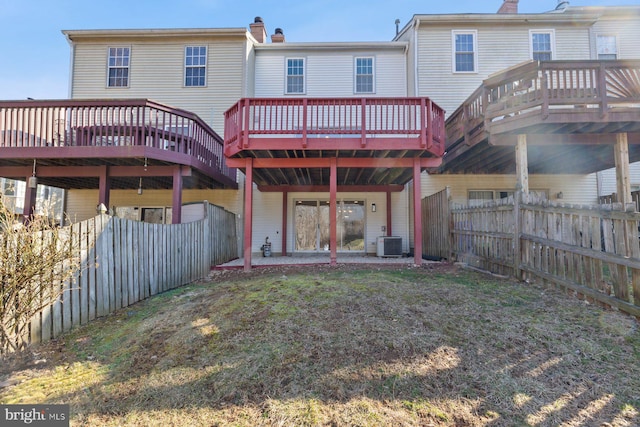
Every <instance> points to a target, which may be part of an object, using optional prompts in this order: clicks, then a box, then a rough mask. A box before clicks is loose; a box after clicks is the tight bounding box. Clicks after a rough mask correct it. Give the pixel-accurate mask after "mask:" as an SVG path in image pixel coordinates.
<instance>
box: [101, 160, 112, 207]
mask: <svg viewBox="0 0 640 427" xmlns="http://www.w3.org/2000/svg"><path fill="white" fill-rule="evenodd" d="M98 169H99V175H98V178H99V184H98V186H99V189H98V206H100V204H103V205H104V206H105V207H106V208H107V209H109V195H110V193H111V178H109V167H108V166H100V167H99V168H98Z"/></svg>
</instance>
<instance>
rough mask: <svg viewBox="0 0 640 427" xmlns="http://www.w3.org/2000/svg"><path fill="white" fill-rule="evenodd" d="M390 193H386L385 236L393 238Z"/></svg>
mask: <svg viewBox="0 0 640 427" xmlns="http://www.w3.org/2000/svg"><path fill="white" fill-rule="evenodd" d="M391 212H392V210H391V191H387V236H393V234H392V233H391V231H392V230H391V222H392V221H391V220H392V218H391Z"/></svg>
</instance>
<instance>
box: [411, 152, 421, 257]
mask: <svg viewBox="0 0 640 427" xmlns="http://www.w3.org/2000/svg"><path fill="white" fill-rule="evenodd" d="M420 172H421V167H420V158H419V157H416V158H414V159H413V246H414V247H413V253H414V260H413V263H414V264H415V265H417V266H419V265H422V200H421V195H422V186H421V185H420Z"/></svg>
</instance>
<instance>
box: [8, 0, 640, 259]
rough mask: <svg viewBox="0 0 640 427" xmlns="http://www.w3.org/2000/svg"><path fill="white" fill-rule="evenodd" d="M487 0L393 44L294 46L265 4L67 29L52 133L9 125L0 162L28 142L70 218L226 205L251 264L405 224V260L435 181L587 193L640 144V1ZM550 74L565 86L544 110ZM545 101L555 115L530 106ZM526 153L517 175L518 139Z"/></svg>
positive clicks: (482, 190)
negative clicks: (538, 2) (245, 16)
mask: <svg viewBox="0 0 640 427" xmlns="http://www.w3.org/2000/svg"><path fill="white" fill-rule="evenodd" d="M497 6H499V10H498V13H495V14H449V15H428V14H418V15H414V16H413V18H412V19H411V21H410V22H408V23H407V24H406V25H405V26H404V27H403V28H402V29H400V30H399V31H398V34H397V35H396V37H395V38H394V39H393V40H391V41H388V42H340V43H298V42H295V41H289V40H286V38H285V34H284V31H283V30H282V29H275V30H274V33H273V34H272V35H271V37H268V36H267V29H266V26H265V24H264V22H262V19H260V18H256V19H255V20H254V22H253V23H251V24H250V26H249V30H247V29H245V28H218V29H158V30H67V31H63V33H64V35H65V36H66V37H67V39H68V40H69V43H70V48H71V58H72V68H71V93H70V97H71V100H68V101H65V102H61V104H60V105H57V106H55V108H58V110H55V111H54V110H47V111H48V112H47V114H48V115H49V116H53V115H57V117H58V119H59V120H61V119H64V125H62V126H61V130H62V131H63V132H62V135H64V137H63V138H56V137H54V136H53V135H49V137H47V136H46V135H42V136H39V138H40V139H39V140H38V141H44V142H38V143H37V144H35V145H36V146H37V147H35V146H34V147H25V146H24V144H22V142H21V141H10V142H11V143H12V144H13V143H14V142H15V143H16V144H14V145H15V146H13V145H12V146H11V147H12V148H8V149H3V150H5V152H6V153H10V154H11V156H14V157H15V158H16V159H20V161H19V162H18V163H20V165H19V166H20V167H19V168H18V166H16V165H14V163H15V162H16V161H17V160H16V161H14V163H11V166H10V165H9V164H2V165H0V175H1V176H5V177H7V178H19V179H26V177H28V176H31V174H30V171H29V170H27V166H28V161H29V160H31V161H32V159H33V158H34V153H35V151H34V150H38V151H39V152H38V153H37V154H36V155H35V157H37V159H38V163H39V164H42V166H38V168H39V169H38V176H39V179H40V180H41V181H42V182H43V183H49V184H51V185H58V186H60V187H62V188H65V189H66V190H67V191H66V193H65V194H66V200H65V206H66V211H67V212H68V213H69V214H70V216H71V217H72V218H76V219H83V218H87V217H90V216H93V215H94V214H95V208H96V205H98V204H100V203H103V204H105V205H106V206H108V207H109V208H110V209H111V210H112V211H113V213H115V214H117V215H121V216H127V217H132V218H137V219H143V220H145V219H146V220H154V221H163V222H167V221H168V219H169V218H171V221H173V222H179V221H180V216H181V214H180V213H179V212H180V207H181V206H182V204H183V203H186V202H190V201H197V200H209V201H211V202H213V203H216V204H219V205H221V206H224V207H225V208H227V209H228V210H231V211H232V212H235V213H237V214H238V216H239V218H240V222H241V230H243V232H242V233H244V234H243V235H242V233H241V235H242V245H241V246H242V247H243V254H241V255H243V256H244V257H245V266H246V267H250V263H251V261H250V260H251V256H252V254H253V255H255V254H258V253H259V252H260V249H261V247H262V245H263V244H264V243H265V242H266V241H269V242H270V243H271V245H272V246H271V249H272V252H273V253H275V254H281V255H291V254H310V253H313V254H316V253H326V254H328V255H329V257H330V259H331V262H335V261H336V258H337V257H338V255H340V256H343V255H345V254H349V253H357V254H373V253H376V250H377V244H378V239H377V238H378V237H379V236H398V237H400V239H401V246H400V251H401V252H402V253H409V252H413V253H414V256H415V258H416V261H418V260H420V259H421V255H422V254H421V246H422V245H420V244H418V243H417V242H419V240H420V239H421V232H420V231H421V230H420V227H421V226H420V224H419V222H417V223H416V222H415V221H414V218H416V217H419V216H420V215H421V213H420V212H421V211H420V203H419V202H420V200H421V198H422V197H424V196H427V195H430V194H433V193H435V192H437V191H440V190H442V189H443V188H444V187H446V186H449V187H450V188H451V190H452V197H453V200H454V201H456V202H460V203H467V202H470V203H477V202H480V201H483V200H488V199H496V198H501V197H505V196H508V195H510V194H512V193H513V192H514V190H515V189H516V187H517V186H520V187H522V181H523V180H524V181H526V184H527V186H528V188H530V190H531V191H536V192H538V193H540V194H541V195H544V196H545V197H548V198H551V199H553V198H561V197H562V198H563V200H565V201H567V202H570V203H596V202H597V200H598V195H599V194H598V191H599V188H600V189H601V190H602V182H610V181H607V180H606V179H605V177H606V176H609V175H610V173H611V172H604V173H602V175H599V174H598V173H596V172H598V171H600V170H603V169H609V168H612V167H614V166H615V165H616V163H615V162H614V149H613V147H614V146H616V147H623V146H627V145H628V146H629V154H628V159H627V160H630V161H632V162H633V161H637V160H640V153H638V152H637V150H636V149H635V146H636V143H637V142H640V140H639V139H638V131H639V128H640V113H639V112H638V109H637V108H638V104H639V103H640V99H639V93H640V89H639V88H640V84H639V80H638V75H639V69H640V65H639V62H638V60H637V59H638V58H640V49H639V48H638V47H637V44H636V42H635V41H636V40H637V39H638V37H640V6H630V7H580V6H571V5H569V2H567V1H561V2H558V4H557V5H555V4H550V5H549V10H547V11H544V12H541V13H535V14H520V13H518V1H517V0H505V1H504V2H503V4H502V5H501V6H500V5H497ZM625 61H626V62H625ZM607 64H609V65H607ZM599 70H603V71H602V72H601V73H600V71H599ZM553 73H555V74H553ZM598 73H600V74H598ZM607 73H609V74H607ZM547 75H553V76H555V77H554V78H555V80H553V78H552V81H551V83H553V84H555V86H553V85H552V86H553V88H555V89H553V90H556V89H557V91H556V92H557V93H560V92H562V94H563V96H564V98H563V99H562V102H560V101H558V100H557V99H556V98H554V101H553V102H556V103H555V104H553V102H552V104H553V105H552V106H551V107H550V109H549V105H548V104H549V102H548V101H549V100H548V99H546V98H545V99H542V98H541V97H542V96H543V95H541V94H542V93H543V92H544V91H541V90H540V88H541V86H540V84H541V83H540V82H541V79H547V77H546V76H547ZM605 75H607V76H618V77H619V78H617V77H616V78H617V80H615V83H617V84H618V92H616V93H615V101H617V102H618V103H617V104H615V107H616V108H618V107H619V108H618V109H616V110H611V111H610V108H609V107H610V106H608V104H607V101H611V98H612V97H613V95H612V93H607V94H606V95H605V94H602V93H598V88H599V87H600V86H599V84H600V83H601V82H600V81H599V80H598V81H596V80H595V79H594V77H593V76H603V79H605V81H606V79H607V78H609V77H607V78H605V77H604V76H605ZM620 76H621V77H620ZM612 78H613V77H611V78H609V84H610V85H611V79H612ZM563 79H564V80H563ZM545 82H546V83H549V82H548V81H547V80H545ZM609 87H610V86H609ZM575 88H578V89H580V90H582V91H584V90H587V89H588V90H592V92H590V94H588V95H585V93H584V92H581V93H582V95H581V96H580V97H578V96H575V94H574V95H572V94H571V93H569V92H570V90H572V89H575ZM151 99H152V100H153V101H151ZM514 100H518V101H517V102H518V103H517V104H514ZM603 103H604V104H603ZM30 105H31V106H32V107H29V106H30ZM33 105H34V104H23V103H15V102H14V103H12V104H10V103H4V104H2V103H0V117H3V116H2V114H1V112H2V111H3V110H2V109H3V108H4V109H5V111H8V109H12V108H13V109H16V108H32V110H30V111H32V112H31V113H30V114H31V115H30V116H29V117H32V119H31V121H33V122H35V121H37V120H36V119H35V117H36V116H38V114H40V113H37V112H36V110H35V109H34V108H36V107H33ZM498 107H499V108H501V109H499V108H498ZM37 108H40V109H42V108H43V107H42V106H40V107H37ZM52 108H53V107H52ZM540 109H543V110H544V112H545V114H547V117H548V116H551V117H553V120H555V121H554V123H555V124H554V125H553V126H546V125H547V124H548V123H546V122H545V123H544V125H545V126H546V127H545V126H541V125H540V123H541V122H540V120H543V119H541V118H540V117H537V116H536V117H532V115H533V114H538V113H539V111H540ZM568 109H570V112H571V113H576V114H568V113H567V111H568ZM12 111H13V110H12ZM37 111H40V110H37ZM488 114H490V115H491V119H490V120H487V117H489V116H488ZM6 116H7V114H6V113H5V115H4V117H6ZM9 116H10V115H9ZM114 118H115V119H114ZM525 118H529V119H530V120H536V121H535V122H533V121H530V122H526V123H525V122H524V121H523V120H524V119H525ZM445 120H446V128H445ZM28 121H29V120H26V121H25V122H28ZM3 123H5V124H3ZM6 123H7V122H6V121H5V122H2V121H0V127H1V128H2V129H5V130H10V129H12V128H11V127H9V128H7V124H6ZM38 123H40V122H38ZM42 123H44V121H43V122H42ZM52 123H53V122H51V125H50V126H49V127H51V126H53V124H52ZM594 123H596V124H595V125H594ZM471 125H473V126H471ZM536 125H537V127H535V126H536ZM34 126H35V124H34ZM39 126H44V125H39ZM44 127H47V126H44ZM543 128H544V129H543ZM44 133H46V132H44ZM622 133H623V134H624V135H625V137H624V138H625V139H624V141H626V143H627V144H622V142H620V141H622V140H621V139H616V138H618V137H616V135H619V134H622ZM527 134H528V135H527ZM220 135H224V141H223V140H222V138H221V137H220ZM523 135H527V136H528V137H527V138H523ZM204 137H206V138H205V139H206V141H205V140H203V138H204ZM620 138H621V137H620ZM14 139H17V138H14ZM5 146H6V145H5ZM59 146H63V147H62V148H64V150H60V149H59ZM72 147H73V149H72ZM67 149H68V150H67ZM523 152H524V154H525V155H524V156H523V155H522V153H523ZM527 152H528V153H529V162H528V163H524V169H525V172H523V171H522V168H523V166H522V165H523V164H522V163H518V162H516V154H517V153H519V157H518V159H520V160H519V162H521V161H523V160H522V159H526V158H527V157H526V153H527ZM87 166H90V169H91V170H90V171H88V170H87ZM516 167H519V168H520V169H519V170H517V168H516ZM527 168H528V169H529V173H530V174H529V173H526V169H527ZM40 172H42V173H40ZM629 176H631V179H632V180H635V181H634V183H636V184H640V174H633V173H631V174H630V175H629ZM40 177H41V178H40ZM27 197H30V196H29V195H27ZM153 218H155V219H153ZM331 218H336V219H337V220H336V221H331V220H330V219H331ZM414 224H415V225H416V226H415V227H414Z"/></svg>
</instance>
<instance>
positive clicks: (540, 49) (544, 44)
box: [530, 30, 555, 61]
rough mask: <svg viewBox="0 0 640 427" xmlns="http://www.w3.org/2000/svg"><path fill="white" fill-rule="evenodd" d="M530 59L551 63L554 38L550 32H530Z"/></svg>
mask: <svg viewBox="0 0 640 427" xmlns="http://www.w3.org/2000/svg"><path fill="white" fill-rule="evenodd" d="M530 34H531V59H533V60H534V61H551V60H552V59H554V56H555V55H554V52H553V50H554V45H555V37H554V32H553V31H552V30H549V31H531V33H530Z"/></svg>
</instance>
